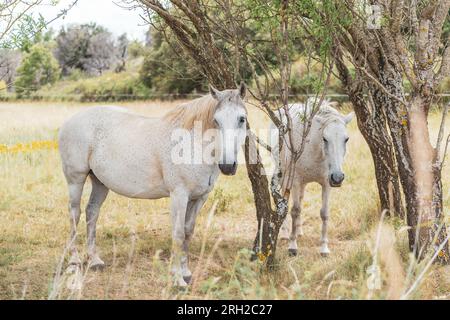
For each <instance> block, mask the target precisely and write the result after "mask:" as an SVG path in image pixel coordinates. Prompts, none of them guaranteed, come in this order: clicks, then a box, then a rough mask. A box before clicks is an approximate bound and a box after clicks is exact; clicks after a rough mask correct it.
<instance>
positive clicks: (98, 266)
mask: <svg viewBox="0 0 450 320" xmlns="http://www.w3.org/2000/svg"><path fill="white" fill-rule="evenodd" d="M89 269H90V270H92V271H102V270H103V269H105V264H104V263H95V264H90V265H89Z"/></svg>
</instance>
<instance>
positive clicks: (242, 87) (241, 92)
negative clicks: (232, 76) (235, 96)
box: [239, 81, 247, 99]
mask: <svg viewBox="0 0 450 320" xmlns="http://www.w3.org/2000/svg"><path fill="white" fill-rule="evenodd" d="M246 94H247V86H246V85H245V83H244V81H242V82H241V85H240V86H239V95H240V96H241V99H244V98H245V95H246Z"/></svg>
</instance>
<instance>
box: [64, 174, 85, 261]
mask: <svg viewBox="0 0 450 320" xmlns="http://www.w3.org/2000/svg"><path fill="white" fill-rule="evenodd" d="M86 177H87V174H81V173H80V174H76V175H71V176H70V178H69V177H68V178H67V183H68V187H69V219H70V239H69V244H68V246H69V250H70V254H71V256H70V259H69V265H78V266H79V265H81V259H80V256H79V255H78V251H77V246H76V238H77V225H78V222H79V221H80V215H81V209H80V202H81V195H82V193H83V186H84V183H85V181H86Z"/></svg>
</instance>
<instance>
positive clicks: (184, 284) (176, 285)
mask: <svg viewBox="0 0 450 320" xmlns="http://www.w3.org/2000/svg"><path fill="white" fill-rule="evenodd" d="M173 286H174V288H177V289H186V288H187V287H188V284H187V282H186V281H185V280H184V277H183V278H181V279H178V280H175V283H174V284H173Z"/></svg>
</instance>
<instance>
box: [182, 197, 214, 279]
mask: <svg viewBox="0 0 450 320" xmlns="http://www.w3.org/2000/svg"><path fill="white" fill-rule="evenodd" d="M207 198H208V195H207V194H206V195H204V196H202V197H200V198H198V199H195V200H191V201H189V203H188V207H187V210H186V221H185V228H184V233H185V238H184V243H183V252H184V254H185V256H186V258H187V257H188V253H189V243H190V241H191V239H192V236H193V235H194V228H195V221H196V219H197V215H198V213H199V212H200V209H201V208H202V207H203V205H204V204H205V201H206V199H207ZM188 262H189V259H186V260H184V261H182V263H181V268H182V272H183V279H184V281H186V282H187V283H190V282H191V279H192V272H191V270H189V266H188Z"/></svg>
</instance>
